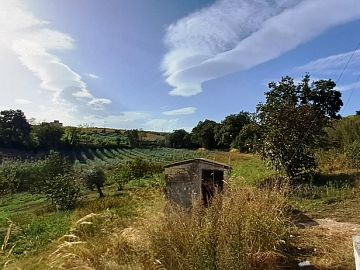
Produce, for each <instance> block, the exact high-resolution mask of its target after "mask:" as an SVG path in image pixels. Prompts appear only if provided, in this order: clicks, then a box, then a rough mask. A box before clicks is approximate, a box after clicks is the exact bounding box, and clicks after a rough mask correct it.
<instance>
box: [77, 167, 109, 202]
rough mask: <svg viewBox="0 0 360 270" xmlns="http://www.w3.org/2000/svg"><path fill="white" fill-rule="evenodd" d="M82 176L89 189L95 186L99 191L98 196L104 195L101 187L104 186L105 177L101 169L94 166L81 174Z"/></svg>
mask: <svg viewBox="0 0 360 270" xmlns="http://www.w3.org/2000/svg"><path fill="white" fill-rule="evenodd" d="M82 178H83V179H84V182H85V185H86V187H87V188H89V189H90V190H93V189H94V188H96V190H97V191H98V193H99V197H100V198H101V197H104V193H103V192H102V190H101V188H102V187H103V186H104V183H105V181H106V177H105V173H104V171H103V170H102V169H100V168H95V169H91V170H88V171H85V172H84V173H83V175H82Z"/></svg>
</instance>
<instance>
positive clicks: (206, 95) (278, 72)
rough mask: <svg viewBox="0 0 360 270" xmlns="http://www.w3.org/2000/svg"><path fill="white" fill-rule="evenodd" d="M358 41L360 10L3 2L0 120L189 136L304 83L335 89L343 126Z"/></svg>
mask: <svg viewBox="0 0 360 270" xmlns="http://www.w3.org/2000/svg"><path fill="white" fill-rule="evenodd" d="M359 29H360V1H359V0H342V1H338V0H219V1H205V0H197V1H184V0H121V1H119V0H107V1H100V0H76V1H74V0H52V1H48V0H1V2H0V59H1V61H0V82H1V85H2V86H1V91H0V108H1V109H9V108H14V109H15V108H19V109H22V110H23V111H24V112H25V114H26V116H27V117H28V118H31V117H34V118H35V119H36V120H37V121H44V120H45V121H51V120H54V119H59V120H60V121H62V122H64V123H65V124H69V125H79V124H89V125H95V126H107V127H115V128H143V129H145V130H158V131H171V130H173V129H177V128H185V129H187V130H191V128H192V127H193V126H195V125H196V124H197V123H198V121H200V120H204V119H206V118H207V119H212V120H215V121H220V120H222V119H223V118H224V117H225V116H226V115H228V114H231V113H238V112H239V111H241V110H246V111H250V112H253V111H255V107H256V105H257V104H258V103H259V102H261V101H263V100H264V95H263V94H264V92H265V91H266V90H267V83H268V82H270V81H272V80H280V79H281V76H285V75H290V76H293V77H294V78H295V79H296V80H300V79H301V76H302V75H304V73H305V72H309V73H310V75H311V76H312V78H313V79H329V78H331V79H333V80H334V81H336V82H337V84H338V89H339V90H341V91H342V93H343V101H344V104H345V106H344V107H343V109H342V111H341V114H342V115H349V114H354V113H355V111H356V110H360V102H359V100H360V82H359V79H360V69H359V67H360V49H359V50H356V49H357V45H358V44H359V42H360V30H359ZM349 59H351V61H350V62H349V63H348V61H349ZM347 63H348V64H347ZM345 66H346V69H345V71H344V72H343V74H342V71H343V70H344V67H345ZM340 74H342V76H341V78H340V79H339V77H340Z"/></svg>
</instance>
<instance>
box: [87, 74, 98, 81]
mask: <svg viewBox="0 0 360 270" xmlns="http://www.w3.org/2000/svg"><path fill="white" fill-rule="evenodd" d="M85 75H86V76H88V77H89V78H91V79H95V80H98V79H100V76H98V75H95V74H93V73H85Z"/></svg>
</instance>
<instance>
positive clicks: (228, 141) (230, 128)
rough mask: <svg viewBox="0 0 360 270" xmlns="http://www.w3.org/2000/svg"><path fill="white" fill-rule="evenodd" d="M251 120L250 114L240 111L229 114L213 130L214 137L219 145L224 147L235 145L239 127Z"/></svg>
mask: <svg viewBox="0 0 360 270" xmlns="http://www.w3.org/2000/svg"><path fill="white" fill-rule="evenodd" d="M250 122H251V114H250V113H248V112H244V111H241V112H240V113H238V114H230V115H228V116H226V117H225V119H224V120H223V121H222V122H221V124H220V125H219V128H218V129H217V130H216V132H215V138H216V140H217V141H218V142H219V146H223V147H226V148H229V147H232V146H236V143H235V142H236V141H237V137H238V136H239V133H240V131H241V129H242V128H243V127H244V126H245V125H247V124H249V123H250Z"/></svg>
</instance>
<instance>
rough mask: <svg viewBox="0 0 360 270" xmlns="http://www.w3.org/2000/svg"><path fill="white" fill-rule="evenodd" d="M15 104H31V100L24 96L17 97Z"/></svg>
mask: <svg viewBox="0 0 360 270" xmlns="http://www.w3.org/2000/svg"><path fill="white" fill-rule="evenodd" d="M15 104H20V105H27V104H31V101H30V100H27V99H23V98H17V99H15Z"/></svg>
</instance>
